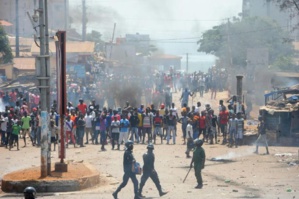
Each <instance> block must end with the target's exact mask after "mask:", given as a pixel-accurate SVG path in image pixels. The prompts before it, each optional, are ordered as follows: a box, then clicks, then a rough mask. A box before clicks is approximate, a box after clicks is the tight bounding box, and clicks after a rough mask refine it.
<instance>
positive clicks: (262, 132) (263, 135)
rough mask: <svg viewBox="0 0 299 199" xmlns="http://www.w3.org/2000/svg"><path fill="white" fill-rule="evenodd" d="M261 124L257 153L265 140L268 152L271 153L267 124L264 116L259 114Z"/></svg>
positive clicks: (259, 126)
mask: <svg viewBox="0 0 299 199" xmlns="http://www.w3.org/2000/svg"><path fill="white" fill-rule="evenodd" d="M259 121H260V124H259V125H258V131H259V137H258V138H257V140H256V150H255V153H256V154H258V151H259V145H260V144H261V142H263V143H264V144H265V146H266V151H267V154H269V150H268V142H267V135H266V126H265V122H264V120H263V118H262V116H259Z"/></svg>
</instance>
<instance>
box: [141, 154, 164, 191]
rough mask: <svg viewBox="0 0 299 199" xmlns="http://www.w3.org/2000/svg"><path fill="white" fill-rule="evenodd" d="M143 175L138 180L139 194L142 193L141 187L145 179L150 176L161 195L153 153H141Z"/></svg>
mask: <svg viewBox="0 0 299 199" xmlns="http://www.w3.org/2000/svg"><path fill="white" fill-rule="evenodd" d="M143 163H144V166H143V175H142V176H141V182H140V187H139V194H140V195H141V193H142V188H143V186H144V185H145V182H146V181H147V179H148V178H149V177H150V178H151V179H152V180H153V182H154V183H155V185H156V187H157V189H158V191H159V194H160V195H161V193H163V192H162V188H161V185H160V180H159V177H158V174H157V172H156V170H155V167H154V163H155V155H154V153H145V154H144V155H143Z"/></svg>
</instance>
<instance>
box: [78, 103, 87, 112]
mask: <svg viewBox="0 0 299 199" xmlns="http://www.w3.org/2000/svg"><path fill="white" fill-rule="evenodd" d="M77 107H78V110H79V111H80V112H81V113H82V115H85V114H86V110H87V105H86V104H85V103H84V101H83V99H79V104H78V106H77Z"/></svg>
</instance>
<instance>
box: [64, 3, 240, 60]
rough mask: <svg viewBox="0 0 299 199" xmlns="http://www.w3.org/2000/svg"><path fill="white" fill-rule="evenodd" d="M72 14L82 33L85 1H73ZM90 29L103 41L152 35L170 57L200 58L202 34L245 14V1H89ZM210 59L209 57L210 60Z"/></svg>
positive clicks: (159, 46)
mask: <svg viewBox="0 0 299 199" xmlns="http://www.w3.org/2000/svg"><path fill="white" fill-rule="evenodd" d="M69 2H70V15H71V16H72V17H73V20H74V22H75V23H74V25H75V24H77V25H75V26H76V28H77V29H78V31H81V26H80V25H79V24H80V23H81V14H80V12H81V10H82V6H81V4H82V0H69ZM86 7H87V18H88V24H87V30H88V31H91V30H97V31H100V32H101V33H102V34H103V39H104V40H106V41H109V40H111V37H112V32H113V25H114V23H116V32H115V37H121V36H125V34H128V33H130V34H135V33H139V34H149V35H150V38H151V40H152V43H153V44H154V45H156V46H157V47H158V48H159V49H160V51H161V52H163V53H166V54H177V55H183V54H186V53H189V54H190V55H191V56H192V55H197V54H198V52H197V48H198V45H197V44H196V42H197V41H198V40H199V39H200V37H201V35H202V33H203V32H204V31H206V30H208V29H210V28H212V27H213V26H215V25H219V24H221V23H223V22H224V20H227V18H232V17H233V16H238V14H239V13H241V12H242V1H241V0H86ZM206 58H207V59H208V57H206Z"/></svg>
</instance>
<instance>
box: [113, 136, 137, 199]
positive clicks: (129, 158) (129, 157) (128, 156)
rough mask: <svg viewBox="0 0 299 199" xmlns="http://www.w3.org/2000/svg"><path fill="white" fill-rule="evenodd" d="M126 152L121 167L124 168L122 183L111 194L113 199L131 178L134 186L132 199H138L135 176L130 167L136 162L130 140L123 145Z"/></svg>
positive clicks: (132, 143) (115, 198)
mask: <svg viewBox="0 0 299 199" xmlns="http://www.w3.org/2000/svg"><path fill="white" fill-rule="evenodd" d="M125 146H126V150H125V153H124V159H123V167H124V172H125V173H124V176H123V182H122V183H121V184H120V185H119V187H118V188H117V189H116V191H115V192H113V194H112V196H113V197H114V199H117V194H118V192H120V190H121V189H122V188H124V187H125V186H126V185H127V183H128V181H129V179H130V178H131V180H132V182H133V184H134V194H135V197H134V199H140V197H139V196H138V180H137V178H136V174H135V173H134V172H133V171H132V165H133V164H134V163H135V162H136V160H135V158H134V156H133V148H134V142H133V141H131V140H128V141H127V142H126V143H125Z"/></svg>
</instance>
